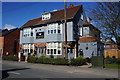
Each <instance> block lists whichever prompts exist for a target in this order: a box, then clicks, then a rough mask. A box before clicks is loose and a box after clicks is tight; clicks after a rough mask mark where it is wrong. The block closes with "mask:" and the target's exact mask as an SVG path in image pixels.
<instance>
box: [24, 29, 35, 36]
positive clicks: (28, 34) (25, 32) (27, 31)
mask: <svg viewBox="0 0 120 80" xmlns="http://www.w3.org/2000/svg"><path fill="white" fill-rule="evenodd" d="M31 36H33V32H32V29H31V28H24V29H23V37H31Z"/></svg>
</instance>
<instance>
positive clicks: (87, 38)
mask: <svg viewBox="0 0 120 80" xmlns="http://www.w3.org/2000/svg"><path fill="white" fill-rule="evenodd" d="M96 41H100V40H98V39H97V38H96V37H80V38H79V41H78V42H96Z"/></svg>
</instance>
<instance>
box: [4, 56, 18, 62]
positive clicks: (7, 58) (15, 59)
mask: <svg viewBox="0 0 120 80" xmlns="http://www.w3.org/2000/svg"><path fill="white" fill-rule="evenodd" d="M2 59H3V60H10V61H18V57H17V56H2Z"/></svg>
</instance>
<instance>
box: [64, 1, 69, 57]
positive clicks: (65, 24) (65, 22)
mask: <svg viewBox="0 0 120 80" xmlns="http://www.w3.org/2000/svg"><path fill="white" fill-rule="evenodd" d="M66 15H67V12H66V0H64V29H65V30H64V32H65V59H67V58H68V54H67V17H66Z"/></svg>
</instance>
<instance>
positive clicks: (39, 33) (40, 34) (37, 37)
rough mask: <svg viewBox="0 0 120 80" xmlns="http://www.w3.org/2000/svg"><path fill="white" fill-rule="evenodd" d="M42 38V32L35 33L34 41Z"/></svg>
mask: <svg viewBox="0 0 120 80" xmlns="http://www.w3.org/2000/svg"><path fill="white" fill-rule="evenodd" d="M41 38H44V32H37V33H36V39H41Z"/></svg>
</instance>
